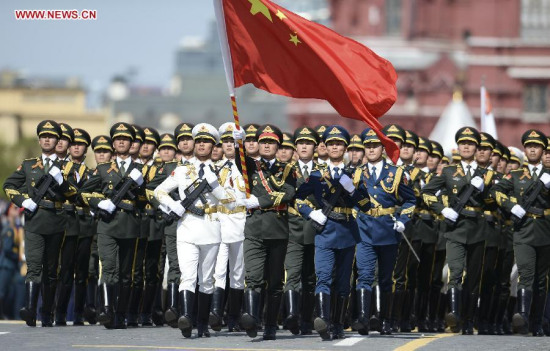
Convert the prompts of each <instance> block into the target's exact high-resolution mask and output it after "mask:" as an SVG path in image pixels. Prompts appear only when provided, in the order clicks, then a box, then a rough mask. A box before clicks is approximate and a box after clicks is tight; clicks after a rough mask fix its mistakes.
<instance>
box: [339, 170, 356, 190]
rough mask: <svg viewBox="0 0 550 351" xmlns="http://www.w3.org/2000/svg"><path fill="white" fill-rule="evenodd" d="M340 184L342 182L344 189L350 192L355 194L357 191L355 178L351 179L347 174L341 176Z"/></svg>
mask: <svg viewBox="0 0 550 351" xmlns="http://www.w3.org/2000/svg"><path fill="white" fill-rule="evenodd" d="M340 184H342V187H343V188H344V190H346V191H347V192H348V193H350V194H353V192H354V191H355V185H353V180H351V178H350V177H348V176H347V174H344V175H342V176H341V177H340Z"/></svg>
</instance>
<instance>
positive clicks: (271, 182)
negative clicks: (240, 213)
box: [238, 124, 296, 340]
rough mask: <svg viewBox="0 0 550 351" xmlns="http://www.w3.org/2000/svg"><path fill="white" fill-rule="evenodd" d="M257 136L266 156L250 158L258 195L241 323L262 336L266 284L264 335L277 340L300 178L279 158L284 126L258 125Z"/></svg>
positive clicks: (251, 201) (247, 243)
mask: <svg viewBox="0 0 550 351" xmlns="http://www.w3.org/2000/svg"><path fill="white" fill-rule="evenodd" d="M238 137H244V136H242V135H240V136H238ZM256 138H257V140H258V143H259V145H260V150H259V153H260V157H261V159H260V160H253V159H252V158H250V157H247V159H246V162H247V163H248V165H247V169H248V173H249V174H248V179H249V182H251V184H250V189H251V193H252V194H251V196H250V198H248V199H245V200H244V202H245V205H246V208H247V209H248V213H249V214H248V217H247V219H246V224H245V227H244V235H245V239H244V262H245V270H246V273H245V281H246V291H245V299H244V301H245V304H244V313H243V315H242V316H241V319H240V322H241V325H242V326H243V327H244V329H245V331H246V333H247V335H248V336H249V337H252V338H253V337H256V335H257V330H258V324H259V323H260V308H261V306H262V305H263V304H262V303H261V301H260V300H261V299H260V296H261V292H262V290H264V289H265V291H266V298H267V313H266V324H265V330H264V335H263V339H264V340H274V339H275V338H276V332H277V318H278V314H279V309H280V304H281V297H282V293H283V281H284V261H285V255H286V249H287V244H288V212H287V207H288V204H289V203H290V202H291V201H292V199H293V198H294V194H295V192H296V190H295V189H296V179H295V176H294V174H293V172H292V164H286V163H282V162H279V161H277V159H276V154H277V150H278V148H279V146H280V144H281V143H282V142H283V134H282V133H281V131H280V130H279V129H278V128H277V127H275V126H273V125H270V124H266V125H264V126H261V127H260V128H258V130H257V132H256ZM266 282H267V288H266V287H265V283H266Z"/></svg>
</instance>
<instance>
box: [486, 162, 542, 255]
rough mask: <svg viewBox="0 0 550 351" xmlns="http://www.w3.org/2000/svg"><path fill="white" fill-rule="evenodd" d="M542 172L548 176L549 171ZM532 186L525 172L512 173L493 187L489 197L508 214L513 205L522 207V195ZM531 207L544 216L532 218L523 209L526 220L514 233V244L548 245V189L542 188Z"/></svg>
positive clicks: (532, 182)
mask: <svg viewBox="0 0 550 351" xmlns="http://www.w3.org/2000/svg"><path fill="white" fill-rule="evenodd" d="M542 172H543V173H549V174H550V169H548V168H543V169H542ZM539 177H540V176H539ZM533 185H534V181H533V179H532V178H531V175H530V174H529V172H528V171H527V170H516V171H512V172H510V174H508V175H507V176H505V177H504V178H503V179H502V180H501V181H500V182H498V184H495V185H494V186H493V188H492V192H491V196H492V197H493V198H494V199H495V200H496V202H497V204H498V205H499V206H500V207H501V208H502V209H503V210H504V211H505V212H506V213H510V211H511V210H512V207H514V205H520V206H522V205H523V204H522V202H523V200H524V199H523V197H524V193H525V192H526V190H528V189H529V187H530V186H533ZM532 207H533V208H534V209H540V210H543V211H545V212H546V216H545V217H539V218H532V217H530V209H528V208H524V210H525V211H527V214H526V216H527V218H526V219H525V221H524V222H523V225H522V226H521V228H519V230H517V231H515V232H514V235H513V236H514V244H527V245H531V246H545V245H550V213H549V212H550V211H549V209H550V192H549V191H548V189H546V188H545V187H543V189H542V191H541V193H540V195H539V197H538V198H537V200H536V201H535V203H534V204H533V206H532Z"/></svg>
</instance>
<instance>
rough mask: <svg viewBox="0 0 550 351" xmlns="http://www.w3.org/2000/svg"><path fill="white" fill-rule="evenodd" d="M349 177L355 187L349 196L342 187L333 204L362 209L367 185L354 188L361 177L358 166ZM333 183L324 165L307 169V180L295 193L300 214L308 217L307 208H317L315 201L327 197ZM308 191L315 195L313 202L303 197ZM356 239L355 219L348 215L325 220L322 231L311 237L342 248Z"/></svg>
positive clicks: (325, 245)
mask: <svg viewBox="0 0 550 351" xmlns="http://www.w3.org/2000/svg"><path fill="white" fill-rule="evenodd" d="M345 171H347V170H345ZM352 176H353V181H354V184H355V185H356V189H357V190H356V191H355V192H354V193H353V195H349V194H348V193H347V192H346V191H345V190H344V192H343V193H344V194H343V195H342V197H341V198H340V199H339V201H338V203H337V204H336V207H346V208H354V207H359V208H363V209H365V210H366V209H368V207H369V194H368V192H367V188H366V187H362V188H357V185H358V183H359V180H360V178H361V169H356V170H355V171H354V173H353V174H352ZM334 182H335V180H334V179H332V177H331V175H330V171H329V170H328V167H327V168H324V169H321V170H316V171H313V172H311V174H310V175H309V179H308V181H307V182H305V183H303V184H302V185H301V186H300V188H298V191H297V193H296V206H297V207H298V211H299V212H300V214H301V215H302V217H304V218H309V214H310V213H311V211H313V210H315V209H320V206H319V204H322V203H323V202H322V200H323V198H324V199H327V200H328V198H329V197H330V190H331V188H332V187H333V186H334V185H335V184H333V183H334ZM311 194H313V196H314V198H315V202H316V203H315V204H314V203H312V202H310V201H308V200H307V197H308V195H311ZM359 241H360V237H359V232H358V229H357V222H356V221H355V218H354V217H353V216H352V215H349V220H347V221H343V222H337V221H333V220H331V219H328V220H327V223H326V225H325V228H324V229H323V231H322V232H321V233H317V235H316V236H315V246H317V247H322V248H330V249H345V248H347V247H350V246H354V245H355V244H357V243H358V242H359Z"/></svg>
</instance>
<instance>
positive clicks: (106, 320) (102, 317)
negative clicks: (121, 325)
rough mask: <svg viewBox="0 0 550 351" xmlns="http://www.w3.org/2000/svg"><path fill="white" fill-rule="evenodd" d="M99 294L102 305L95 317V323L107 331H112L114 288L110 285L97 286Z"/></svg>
mask: <svg viewBox="0 0 550 351" xmlns="http://www.w3.org/2000/svg"><path fill="white" fill-rule="evenodd" d="M99 293H100V295H101V299H102V300H103V303H102V304H101V308H100V311H99V315H98V317H97V321H98V322H99V323H100V324H101V325H103V326H104V327H105V328H107V329H112V328H113V324H114V318H115V316H114V312H113V309H114V297H115V286H114V285H110V284H101V285H100V286H99Z"/></svg>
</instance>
